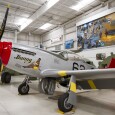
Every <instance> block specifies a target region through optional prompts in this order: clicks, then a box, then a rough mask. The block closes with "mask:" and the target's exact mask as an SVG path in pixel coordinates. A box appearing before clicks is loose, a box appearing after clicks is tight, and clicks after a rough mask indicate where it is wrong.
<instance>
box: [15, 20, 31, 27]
mask: <svg viewBox="0 0 115 115" xmlns="http://www.w3.org/2000/svg"><path fill="white" fill-rule="evenodd" d="M29 22H31V20H30V19H27V18H20V19H18V20H17V21H16V22H15V24H16V25H18V26H21V25H23V24H24V23H29Z"/></svg>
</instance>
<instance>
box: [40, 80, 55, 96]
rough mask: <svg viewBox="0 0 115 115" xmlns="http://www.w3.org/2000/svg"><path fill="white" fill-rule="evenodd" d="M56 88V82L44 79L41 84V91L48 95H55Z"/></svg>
mask: <svg viewBox="0 0 115 115" xmlns="http://www.w3.org/2000/svg"><path fill="white" fill-rule="evenodd" d="M55 88H56V81H55V80H53V79H50V78H44V79H42V80H41V81H40V82H39V91H40V92H41V93H45V94H48V95H53V94H54V91H55Z"/></svg>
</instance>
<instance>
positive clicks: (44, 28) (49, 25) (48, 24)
mask: <svg viewBox="0 0 115 115" xmlns="http://www.w3.org/2000/svg"><path fill="white" fill-rule="evenodd" d="M51 26H52V24H50V23H46V24H44V25H43V26H41V27H40V29H42V30H47V28H49V27H51Z"/></svg>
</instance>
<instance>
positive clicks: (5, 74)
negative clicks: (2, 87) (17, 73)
mask: <svg viewBox="0 0 115 115" xmlns="http://www.w3.org/2000/svg"><path fill="white" fill-rule="evenodd" d="M10 81H11V74H10V73H9V72H2V74H1V82H2V83H10Z"/></svg>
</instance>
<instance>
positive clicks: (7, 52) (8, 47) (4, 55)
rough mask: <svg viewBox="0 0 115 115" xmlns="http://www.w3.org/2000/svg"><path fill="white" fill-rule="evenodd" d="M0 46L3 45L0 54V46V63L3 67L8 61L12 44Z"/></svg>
mask: <svg viewBox="0 0 115 115" xmlns="http://www.w3.org/2000/svg"><path fill="white" fill-rule="evenodd" d="M0 44H2V45H3V47H2V52H1V46H0V53H1V54H0V55H1V60H2V63H3V64H4V65H7V64H8V61H9V59H10V54H11V49H12V43H11V42H1V43H0Z"/></svg>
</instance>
